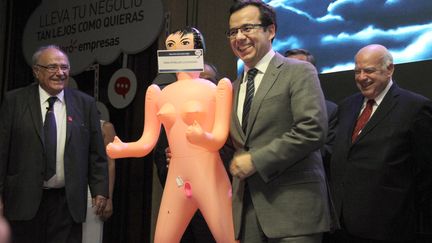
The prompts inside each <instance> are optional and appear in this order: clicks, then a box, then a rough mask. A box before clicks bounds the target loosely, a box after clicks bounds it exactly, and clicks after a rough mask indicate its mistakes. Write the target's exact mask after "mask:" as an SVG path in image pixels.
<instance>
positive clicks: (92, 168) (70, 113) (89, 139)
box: [0, 84, 108, 222]
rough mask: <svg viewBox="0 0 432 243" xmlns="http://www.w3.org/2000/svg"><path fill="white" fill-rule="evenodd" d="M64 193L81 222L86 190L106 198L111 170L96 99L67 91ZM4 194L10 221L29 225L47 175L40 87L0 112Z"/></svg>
mask: <svg viewBox="0 0 432 243" xmlns="http://www.w3.org/2000/svg"><path fill="white" fill-rule="evenodd" d="M64 97H65V103H66V112H67V119H66V124H67V125H66V144H65V151H64V171H65V190H66V198H67V203H68V206H69V210H70V213H71V215H72V217H73V219H74V220H75V221H76V222H83V221H84V220H85V216H86V208H87V185H89V186H90V190H91V192H92V195H93V196H96V195H102V196H105V197H108V168H107V161H106V155H105V148H104V145H103V139H102V135H101V129H100V122H99V116H98V113H97V108H96V104H95V101H94V99H93V98H92V97H90V96H88V95H86V94H84V93H82V92H80V91H77V90H72V89H67V88H66V89H65V90H64ZM0 114H1V117H0V137H1V139H0V195H1V196H2V199H3V203H4V214H5V216H6V217H7V218H8V219H10V220H30V219H32V218H33V217H34V216H35V215H36V212H37V210H38V208H39V204H40V202H41V198H42V191H43V180H44V171H45V162H44V161H45V160H44V141H43V123H42V115H41V108H40V101H39V91H38V84H32V85H30V86H27V87H24V88H21V89H17V90H14V91H11V92H9V93H8V94H6V96H5V99H4V101H3V104H2V106H1V110H0Z"/></svg>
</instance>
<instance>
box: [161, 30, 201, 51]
mask: <svg viewBox="0 0 432 243" xmlns="http://www.w3.org/2000/svg"><path fill="white" fill-rule="evenodd" d="M165 46H166V48H167V50H186V49H194V37H193V34H192V33H189V34H186V35H183V36H182V34H181V32H177V33H174V34H171V35H169V36H168V37H167V39H166V41H165Z"/></svg>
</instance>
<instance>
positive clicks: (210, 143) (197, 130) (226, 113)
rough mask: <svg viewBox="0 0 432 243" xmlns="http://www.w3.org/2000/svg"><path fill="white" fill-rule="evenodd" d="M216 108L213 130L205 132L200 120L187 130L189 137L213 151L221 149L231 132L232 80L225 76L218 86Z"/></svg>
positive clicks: (194, 142) (190, 139) (192, 141)
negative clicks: (199, 122)
mask: <svg viewBox="0 0 432 243" xmlns="http://www.w3.org/2000/svg"><path fill="white" fill-rule="evenodd" d="M215 99H216V109H215V121H214V125H213V130H212V131H211V132H205V131H204V130H202V128H201V126H200V125H199V124H198V122H196V121H195V122H194V123H193V124H192V125H191V126H189V128H188V130H187V131H186V135H187V139H188V140H189V142H191V143H193V144H197V145H200V146H202V147H205V148H207V149H208V150H211V151H217V150H219V149H220V148H221V147H222V146H223V145H224V143H225V141H226V139H227V136H228V132H229V119H230V115H231V106H232V85H231V81H230V80H229V79H227V78H223V79H221V80H220V81H219V83H218V85H217V88H216V97H215Z"/></svg>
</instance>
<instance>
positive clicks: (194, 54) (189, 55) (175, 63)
mask: <svg viewBox="0 0 432 243" xmlns="http://www.w3.org/2000/svg"><path fill="white" fill-rule="evenodd" d="M157 55H158V66H159V73H177V72H202V71H204V56H203V50H202V49H193V50H175V51H167V50H158V51H157Z"/></svg>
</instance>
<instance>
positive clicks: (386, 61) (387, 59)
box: [381, 50, 393, 68]
mask: <svg viewBox="0 0 432 243" xmlns="http://www.w3.org/2000/svg"><path fill="white" fill-rule="evenodd" d="M381 62H382V67H383V68H387V67H388V66H389V65H391V64H393V56H392V54H391V53H390V52H389V51H388V50H386V51H385V52H384V55H383V57H382V60H381Z"/></svg>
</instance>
